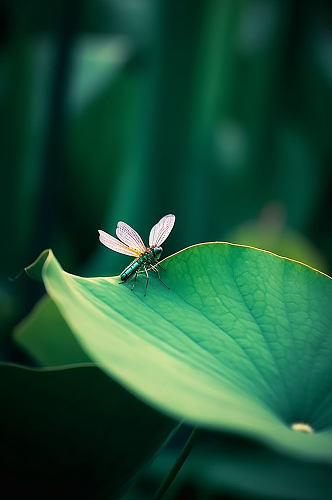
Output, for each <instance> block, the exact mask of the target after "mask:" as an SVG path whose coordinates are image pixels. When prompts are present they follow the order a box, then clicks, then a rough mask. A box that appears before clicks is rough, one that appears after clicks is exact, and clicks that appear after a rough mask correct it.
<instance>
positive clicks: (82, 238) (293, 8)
mask: <svg viewBox="0 0 332 500" xmlns="http://www.w3.org/2000/svg"><path fill="white" fill-rule="evenodd" d="M0 19H1V26H0V50H1V53H0V95H1V116H2V133H1V136H0V141H1V143H0V161H1V169H2V170H1V172H2V174H1V184H0V190H1V196H0V200H1V201H0V202H1V207H0V213H1V229H2V244H1V246H0V254H1V274H0V326H1V332H2V333H1V344H0V353H1V359H2V360H12V361H17V360H21V359H22V356H23V355H22V354H21V353H19V352H18V351H17V348H15V347H14V346H13V344H12V342H11V338H10V333H11V331H12V328H13V326H14V325H15V324H16V323H17V322H18V321H19V320H20V319H21V318H22V317H24V316H25V315H26V314H27V313H28V312H29V311H30V310H31V308H32V306H33V305H34V303H35V302H36V301H37V299H38V298H39V297H40V296H41V294H42V293H43V291H42V287H41V286H40V285H38V284H35V283H33V282H30V281H29V280H28V279H27V278H26V277H25V276H21V277H19V278H18V279H14V280H12V278H14V277H15V276H16V275H17V274H18V273H19V272H20V271H21V270H22V269H23V268H24V266H26V265H28V264H30V263H31V262H32V261H33V260H34V259H35V258H36V257H37V255H38V254H39V253H40V252H41V251H42V250H43V249H44V248H47V247H52V249H53V250H54V252H55V255H56V256H57V258H58V259H59V260H60V262H61V263H62V264H63V266H64V268H65V269H66V270H68V271H70V272H73V273H80V274H82V275H85V276H92V275H105V276H106V275H114V274H119V272H120V271H121V270H122V268H123V267H124V266H125V265H127V263H128V258H127V257H124V256H120V255H117V254H115V253H111V252H110V251H108V250H107V249H105V248H103V247H101V245H100V244H99V242H98V238H97V229H104V230H105V231H107V232H109V233H112V234H114V233H115V227H116V223H117V222H118V221H119V220H124V221H125V222H127V223H129V224H130V225H132V226H133V227H134V228H135V229H136V230H137V231H138V232H139V233H140V234H141V235H142V237H143V239H145V240H146V239H147V237H148V233H149V230H150V228H151V227H152V225H153V224H155V223H156V222H157V221H158V220H159V219H160V218H161V217H162V216H163V215H165V214H167V213H174V214H175V215H176V217H177V221H176V225H175V228H174V230H173V232H172V234H171V236H170V237H169V240H167V242H166V244H165V254H166V253H167V254H170V253H172V252H174V251H177V250H180V249H181V248H183V247H186V246H188V245H191V244H194V243H198V242H202V241H214V240H227V241H231V242H235V243H243V244H249V245H253V246H257V247H260V248H263V249H268V250H271V251H274V252H276V253H278V254H280V255H284V256H288V257H291V258H295V259H298V260H301V261H303V262H305V263H308V264H309V265H312V266H313V267H316V268H319V269H321V270H323V271H325V272H331V268H332V237H331V225H330V223H331V206H332V202H331V200H332V196H331V177H332V173H331V168H330V166H331V165H330V162H331V121H332V119H331V114H332V113H331V112H332V106H331V103H332V100H331V88H332V34H331V22H332V8H331V6H330V4H329V2H327V1H323V0H315V1H304V2H302V1H300V0H298V1H295V0H289V1H287V2H281V1H277V0H238V1H237V0H233V1H232V0H219V1H218V0H215V1H213V0H190V1H189V0H181V1H179V0H168V1H167V0H154V1H151V0H95V1H92V0H91V1H89V0H72V1H65V0H62V1H61V0H59V1H55V0H54V1H49V2H48V3H45V2H42V1H41V0H31V1H30V2H29V3H28V4H27V2H24V1H23V0H22V1H20V0H3V1H2V2H1V4H0Z"/></svg>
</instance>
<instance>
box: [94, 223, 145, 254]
mask: <svg viewBox="0 0 332 500" xmlns="http://www.w3.org/2000/svg"><path fill="white" fill-rule="evenodd" d="M98 233H99V240H100V242H101V243H102V244H103V245H105V247H107V248H110V249H111V250H114V252H118V253H123V254H124V255H132V256H133V257H139V255H140V254H139V252H137V251H136V250H134V249H133V248H129V247H127V245H124V244H123V243H121V241H119V240H117V239H116V238H114V237H113V236H111V235H110V234H108V233H105V231H102V230H101V229H99V230H98Z"/></svg>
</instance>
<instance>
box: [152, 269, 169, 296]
mask: <svg viewBox="0 0 332 500" xmlns="http://www.w3.org/2000/svg"><path fill="white" fill-rule="evenodd" d="M159 265H160V264H159ZM151 268H152V269H153V270H154V272H155V273H157V276H158V279H159V281H161V282H162V284H163V285H164V286H165V287H166V288H168V290H170V287H169V286H167V285H166V283H164V282H163V280H162V279H161V277H160V273H159V269H158V267H157V266H154V265H153V264H151Z"/></svg>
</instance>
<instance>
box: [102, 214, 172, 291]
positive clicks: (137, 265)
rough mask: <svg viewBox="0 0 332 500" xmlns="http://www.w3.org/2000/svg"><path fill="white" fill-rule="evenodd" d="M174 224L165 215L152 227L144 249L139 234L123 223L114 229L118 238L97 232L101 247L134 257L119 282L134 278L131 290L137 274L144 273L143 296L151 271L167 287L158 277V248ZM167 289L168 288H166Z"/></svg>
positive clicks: (160, 250) (159, 251) (169, 216)
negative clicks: (147, 243)
mask: <svg viewBox="0 0 332 500" xmlns="http://www.w3.org/2000/svg"><path fill="white" fill-rule="evenodd" d="M174 223H175V216H174V215H172V214H169V215H165V217H163V218H162V219H160V221H159V222H158V223H157V224H156V225H155V226H153V228H152V229H151V231H150V236H149V246H148V248H146V246H145V245H144V243H143V241H142V238H141V237H140V236H139V234H138V233H137V232H136V231H135V230H134V229H132V228H131V227H130V226H128V224H126V223H125V222H118V225H117V228H116V235H117V237H118V238H119V240H121V241H119V240H118V239H117V238H114V237H113V236H111V235H110V234H108V233H106V232H105V231H102V230H99V231H98V232H99V240H100V241H101V243H103V245H105V246H106V247H108V248H110V249H111V250H114V251H115V252H118V253H122V254H125V255H131V256H134V257H136V258H135V260H134V261H133V262H131V264H129V266H128V267H126V269H124V270H123V271H122V273H121V275H120V278H121V281H122V282H123V283H124V282H126V281H127V280H129V278H131V277H134V282H133V285H132V287H131V289H132V290H133V288H134V286H135V282H136V278H137V275H138V273H142V272H144V273H145V275H146V286H145V295H146V289H147V286H148V282H149V274H148V271H150V270H153V271H154V272H156V273H157V275H158V278H159V280H160V281H161V282H162V283H163V285H165V286H166V287H167V285H166V284H165V283H164V282H163V281H162V280H161V278H160V275H159V269H158V267H157V266H158V265H160V264H159V263H158V261H159V259H160V257H161V252H162V250H163V249H162V247H161V246H160V245H161V244H162V243H163V242H164V241H165V240H166V238H167V237H168V235H169V234H170V232H171V231H172V229H173V226H174ZM167 288H168V287H167Z"/></svg>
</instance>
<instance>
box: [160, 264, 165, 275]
mask: <svg viewBox="0 0 332 500" xmlns="http://www.w3.org/2000/svg"><path fill="white" fill-rule="evenodd" d="M158 266H159V267H160V269H162V270H163V271H165V273H166V269H165V268H164V267H163V266H162V265H161V264H158Z"/></svg>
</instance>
